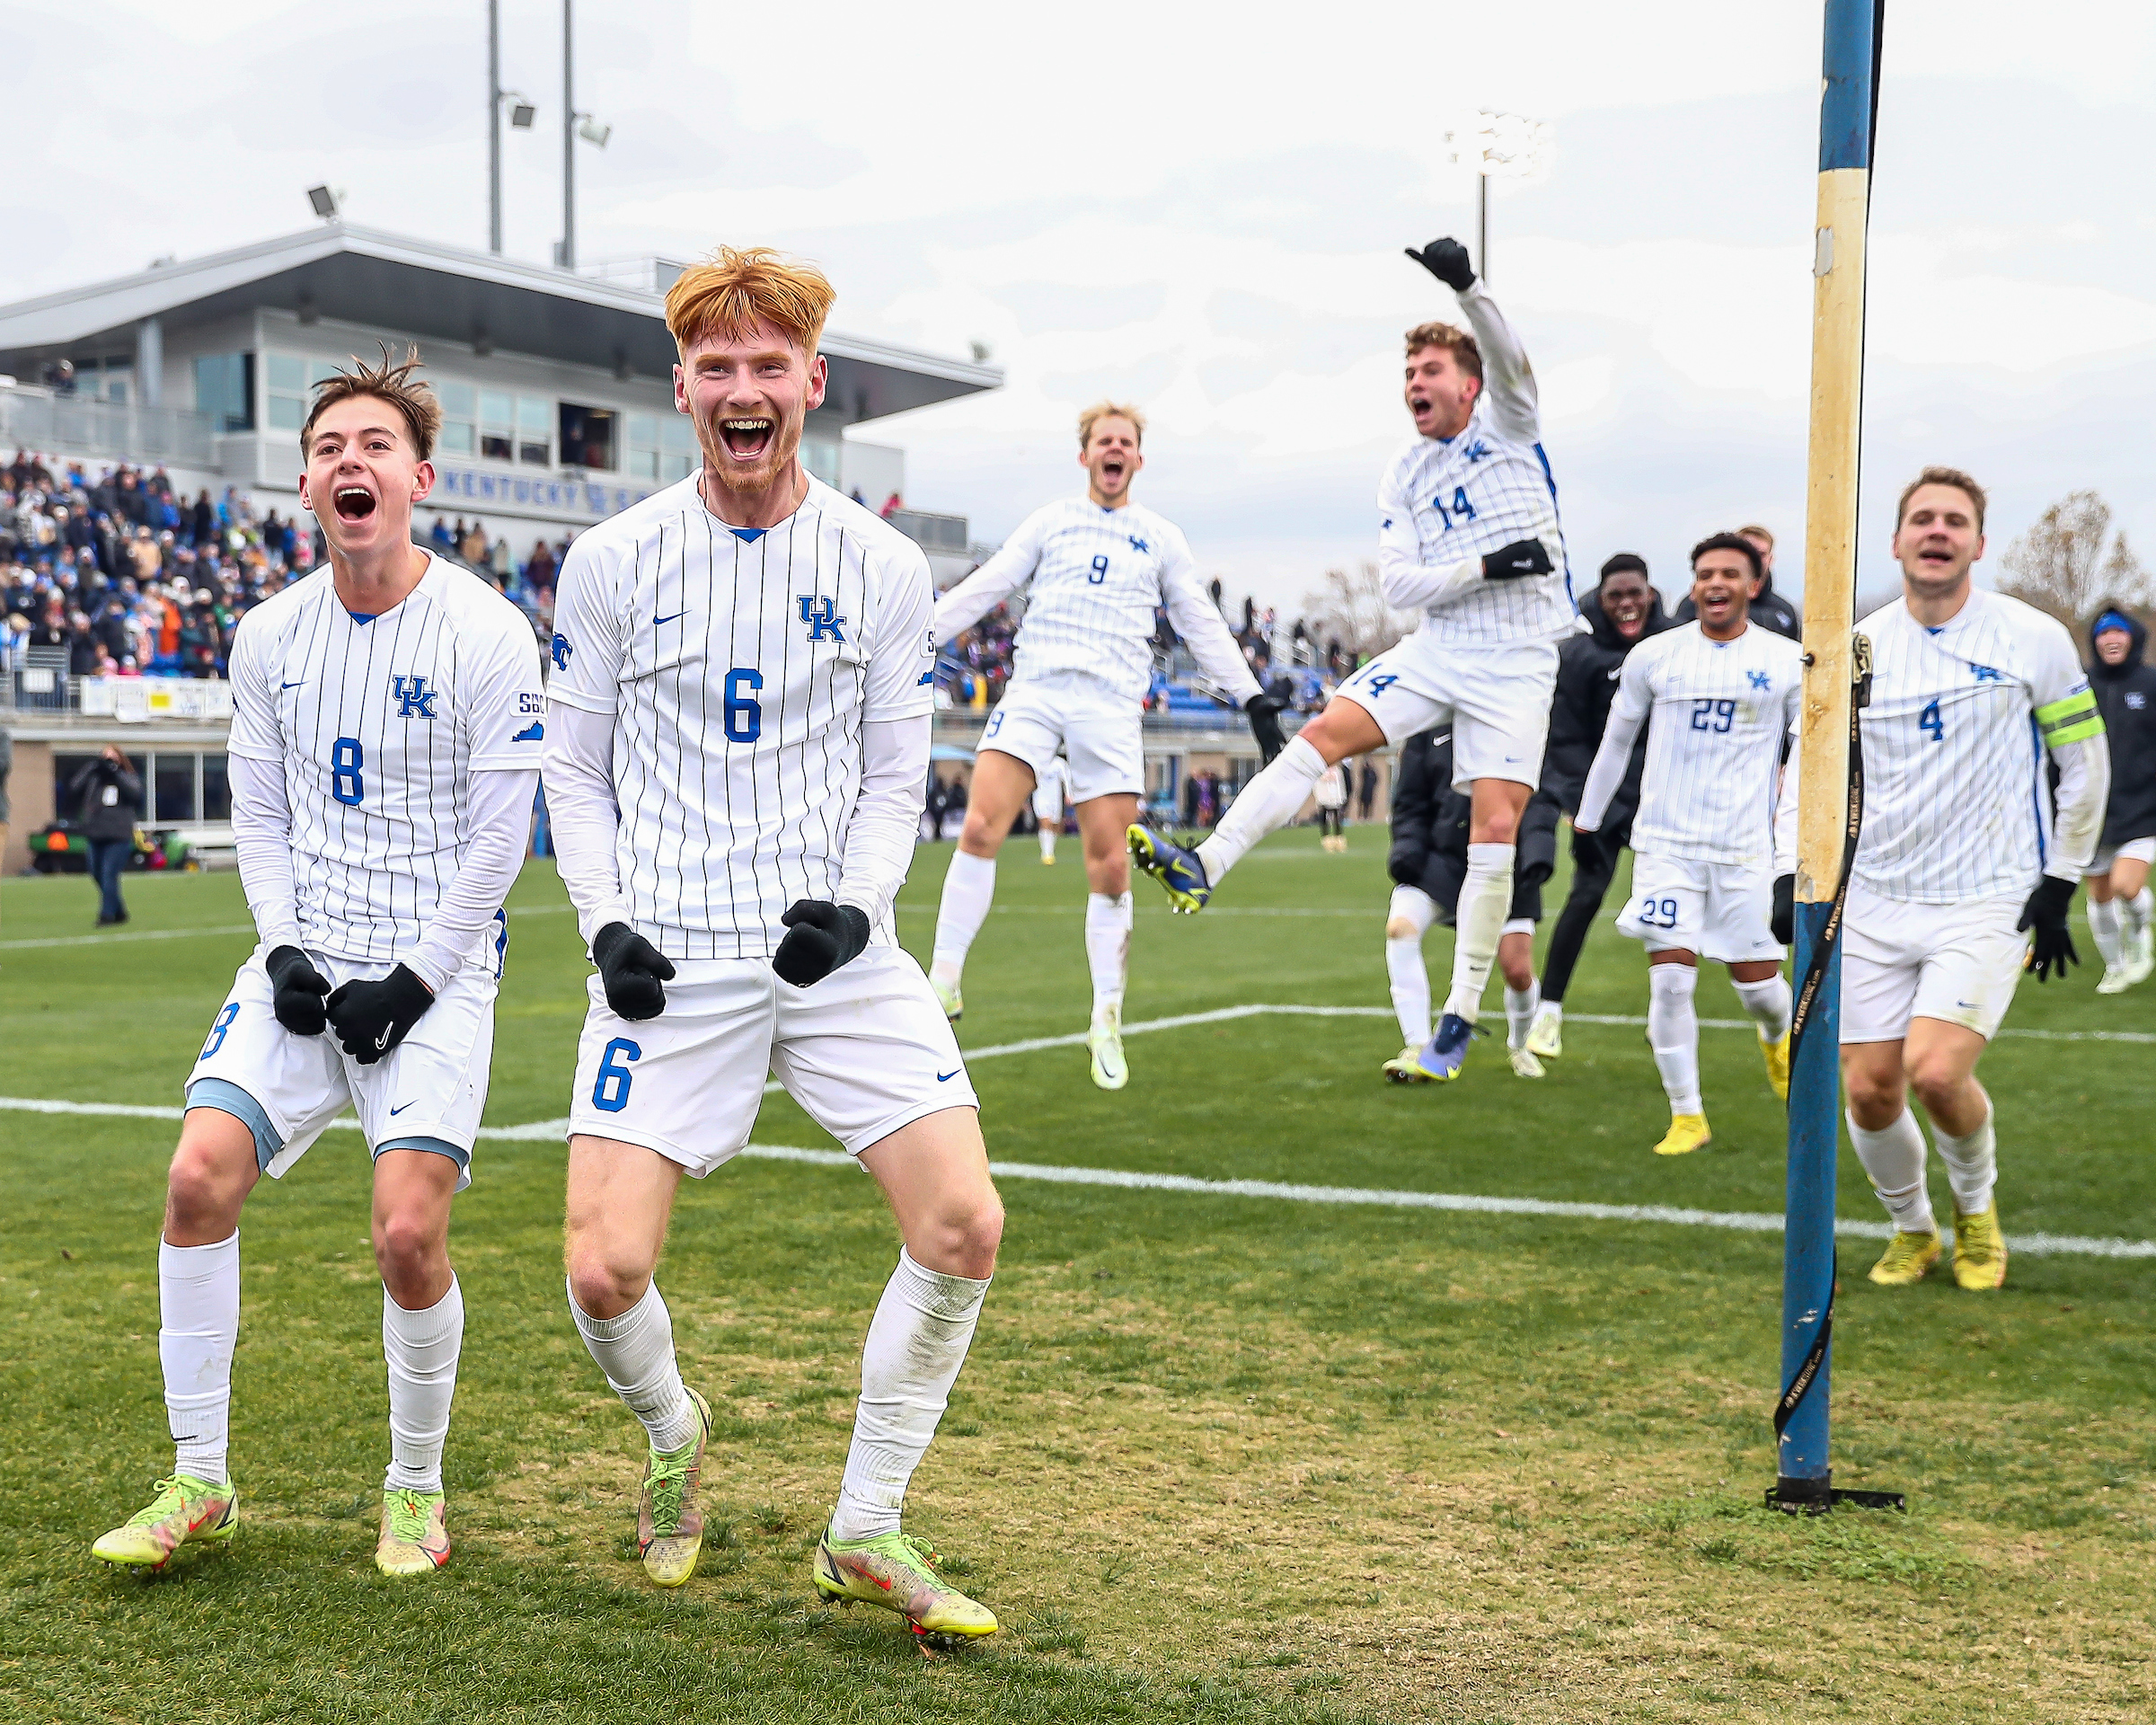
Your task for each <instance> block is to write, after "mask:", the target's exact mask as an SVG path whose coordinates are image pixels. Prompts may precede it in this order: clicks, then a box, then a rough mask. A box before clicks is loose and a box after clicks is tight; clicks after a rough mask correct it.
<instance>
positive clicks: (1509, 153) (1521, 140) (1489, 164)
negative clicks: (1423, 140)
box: [1445, 108, 1557, 281]
mask: <svg viewBox="0 0 2156 1725" xmlns="http://www.w3.org/2000/svg"><path fill="white" fill-rule="evenodd" d="M1556 138H1557V128H1556V127H1554V126H1552V125H1551V123H1550V122H1549V121H1548V120H1546V119H1530V118H1529V117H1528V116H1527V115H1525V114H1505V113H1498V112H1496V111H1492V110H1490V109H1488V108H1485V109H1483V110H1482V111H1480V113H1478V114H1477V115H1476V116H1475V123H1474V124H1473V125H1472V126H1468V127H1462V128H1460V129H1458V130H1456V131H1450V132H1447V133H1446V134H1445V142H1446V143H1447V144H1449V145H1451V146H1452V159H1453V160H1454V162H1456V163H1458V164H1460V165H1461V166H1462V167H1464V168H1466V169H1468V170H1469V171H1470V172H1471V173H1473V174H1474V176H1475V270H1476V272H1477V273H1478V274H1479V275H1480V276H1481V278H1482V279H1484V280H1485V281H1487V280H1489V182H1490V181H1492V180H1515V181H1520V182H1521V183H1522V184H1524V185H1533V184H1536V183H1538V182H1540V181H1543V180H1546V179H1547V178H1549V175H1550V156H1551V147H1552V146H1553V145H1554V144H1555V142H1556Z"/></svg>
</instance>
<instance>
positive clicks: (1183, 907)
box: [1130, 827, 1213, 916]
mask: <svg viewBox="0 0 2156 1725" xmlns="http://www.w3.org/2000/svg"><path fill="white" fill-rule="evenodd" d="M1130 860H1131V861H1132V862H1134V863H1135V864H1136V865H1137V866H1138V868H1139V869H1140V870H1141V871H1143V872H1144V873H1146V874H1150V875H1151V876H1152V877H1153V879H1154V880H1158V881H1159V882H1160V883H1161V889H1162V891H1164V892H1165V893H1167V895H1168V903H1169V906H1170V907H1171V908H1172V909H1174V910H1175V911H1177V912H1178V913H1179V914H1180V915H1182V916H1190V915H1192V914H1194V913H1196V912H1197V911H1201V910H1203V909H1204V908H1205V907H1206V900H1207V899H1209V898H1212V897H1213V888H1212V886H1211V884H1210V883H1209V882H1208V881H1207V880H1206V865H1205V864H1204V863H1203V862H1199V861H1198V860H1197V852H1196V851H1191V850H1185V849H1184V848H1183V846H1181V845H1178V844H1177V843H1176V842H1175V841H1174V840H1173V839H1171V838H1165V837H1162V836H1161V835H1160V834H1158V833H1156V832H1154V831H1153V828H1151V827H1132V828H1131V829H1130Z"/></svg>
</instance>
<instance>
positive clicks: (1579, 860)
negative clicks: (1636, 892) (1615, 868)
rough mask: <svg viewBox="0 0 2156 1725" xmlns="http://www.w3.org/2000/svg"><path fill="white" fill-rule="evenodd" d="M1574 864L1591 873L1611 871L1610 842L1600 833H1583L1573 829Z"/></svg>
mask: <svg viewBox="0 0 2156 1725" xmlns="http://www.w3.org/2000/svg"><path fill="white" fill-rule="evenodd" d="M1572 862H1573V866H1574V867H1576V868H1579V869H1584V870H1586V872H1587V873H1589V874H1607V873H1608V872H1609V871H1610V863H1611V857H1610V842H1609V840H1607V839H1606V838H1604V836H1602V835H1601V834H1600V833H1583V832H1582V831H1580V829H1579V828H1578V827H1574V828H1573V829H1572Z"/></svg>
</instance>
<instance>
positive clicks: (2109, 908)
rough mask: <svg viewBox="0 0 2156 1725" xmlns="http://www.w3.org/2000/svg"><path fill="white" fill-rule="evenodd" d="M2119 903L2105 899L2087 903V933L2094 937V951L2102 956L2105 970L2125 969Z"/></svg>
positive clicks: (2123, 937) (2115, 900) (2122, 929)
mask: <svg viewBox="0 0 2156 1725" xmlns="http://www.w3.org/2000/svg"><path fill="white" fill-rule="evenodd" d="M2119 912H2120V905H2119V901H2118V900H2117V899H2116V898H2106V899H2104V900H2102V901H2101V902H2100V903H2099V901H2098V900H2096V899H2094V898H2091V899H2090V901H2089V932H2090V933H2091V934H2093V935H2095V936H2096V950H2097V951H2098V952H2099V954H2100V955H2101V956H2102V958H2103V960H2104V966H2105V968H2106V969H2111V970H2119V969H2125V962H2126V941H2127V935H2126V931H2125V927H2124V926H2123V924H2124V922H2125V918H2124V917H2123V916H2120V914H2119Z"/></svg>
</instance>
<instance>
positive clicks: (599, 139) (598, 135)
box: [577, 114, 614, 150]
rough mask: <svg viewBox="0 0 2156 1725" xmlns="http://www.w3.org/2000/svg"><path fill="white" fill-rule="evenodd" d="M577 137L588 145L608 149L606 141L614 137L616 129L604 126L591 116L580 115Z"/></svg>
mask: <svg viewBox="0 0 2156 1725" xmlns="http://www.w3.org/2000/svg"><path fill="white" fill-rule="evenodd" d="M577 136H578V137H580V138H582V139H583V140H584V141H585V142H586V143H587V144H596V145H597V146H599V147H600V148H601V149H602V150H603V149H605V147H606V140H607V139H608V138H610V137H613V136H614V128H613V127H611V126H602V125H601V124H600V123H599V122H598V121H597V120H596V119H593V118H592V117H591V116H590V115H589V114H579V115H578V116H577Z"/></svg>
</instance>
